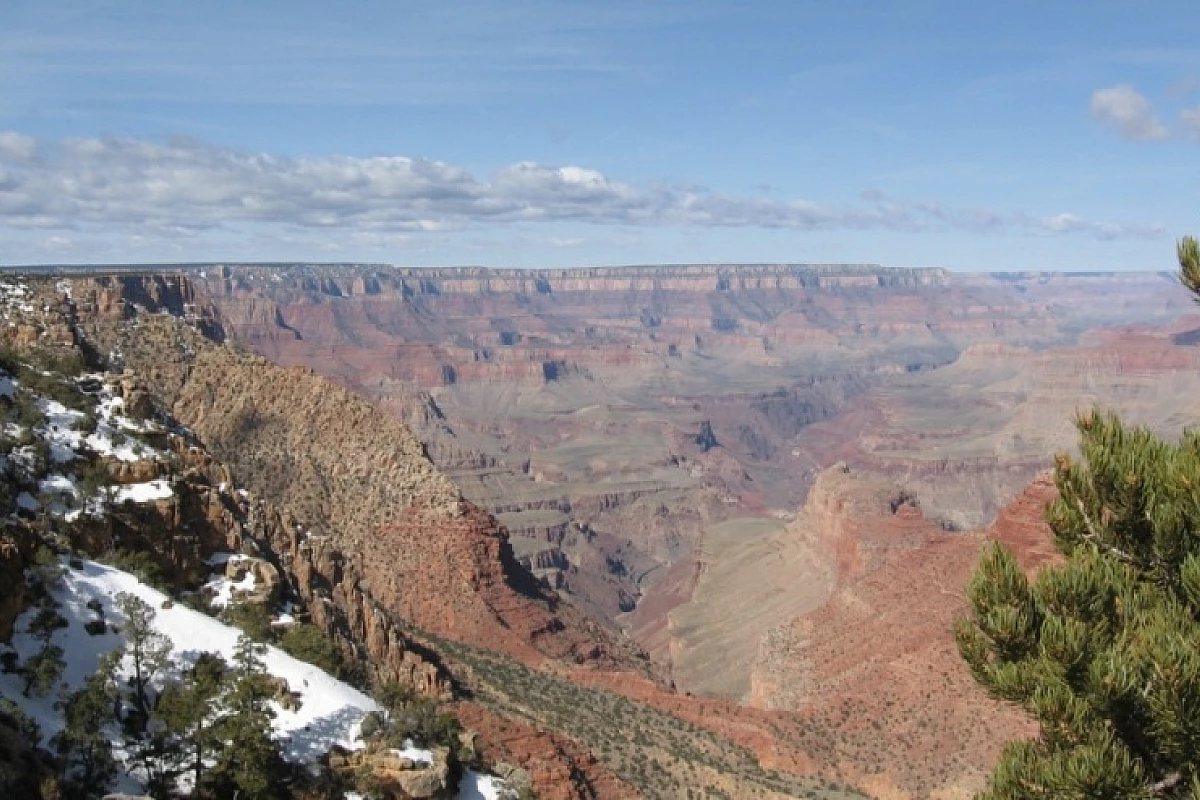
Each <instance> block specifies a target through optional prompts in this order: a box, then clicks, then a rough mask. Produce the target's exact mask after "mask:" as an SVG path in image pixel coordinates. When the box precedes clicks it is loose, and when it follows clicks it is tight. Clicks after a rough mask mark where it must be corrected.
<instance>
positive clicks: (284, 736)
mask: <svg viewBox="0 0 1200 800" xmlns="http://www.w3.org/2000/svg"><path fill="white" fill-rule="evenodd" d="M121 592H128V593H129V594H133V595H136V596H138V597H140V598H141V599H142V600H145V601H146V602H147V603H149V604H150V606H151V608H154V609H155V610H156V612H157V616H156V617H155V620H154V622H155V627H156V628H158V630H159V631H161V632H162V633H164V634H166V635H167V636H169V637H170V638H171V641H172V643H173V644H174V652H173V658H174V659H175V660H176V661H177V662H179V663H180V664H184V665H188V664H192V663H194V662H195V660H196V658H197V657H198V656H199V655H200V654H201V653H203V652H215V653H220V654H221V655H223V656H224V657H225V658H226V659H227V660H229V659H232V657H233V652H234V649H235V647H236V646H237V640H238V636H239V635H240V631H238V629H237V628H233V627H230V626H228V625H224V624H222V623H221V622H219V621H218V620H215V619H213V618H212V617H209V616H207V615H205V614H202V613H200V612H198V611H193V610H192V609H190V608H187V607H186V606H183V605H179V604H171V603H169V600H170V598H168V597H167V596H166V595H164V594H163V593H162V592H160V591H158V590H157V589H154V588H152V587H150V586H147V585H146V584H144V583H142V582H140V581H139V580H138V579H137V578H136V577H134V576H133V575H130V574H129V573H127V572H122V571H121V570H118V569H114V568H112V567H108V566H105V565H103V564H97V563H95V562H92V561H85V562H83V569H82V570H72V569H68V570H67V572H66V575H65V576H64V578H63V585H62V588H61V589H59V590H58V591H57V592H56V593H55V594H56V596H57V599H58V600H59V601H60V602H61V603H62V604H63V605H62V608H61V609H59V611H60V613H62V615H63V616H64V617H66V618H67V620H68V623H69V624H68V626H67V627H66V628H64V629H62V630H60V631H58V632H57V633H55V635H54V643H55V644H57V645H58V646H60V647H62V648H63V650H64V651H65V653H66V661H67V667H66V671H65V672H64V675H63V680H64V683H65V684H66V685H65V687H64V689H65V691H68V692H69V691H73V690H75V689H78V688H79V687H80V686H82V685H83V682H84V680H85V679H86V678H87V676H88V675H90V674H91V673H92V672H93V671H95V669H96V665H97V664H98V663H99V658H100V656H101V655H103V654H104V653H108V652H111V651H113V650H115V649H116V648H118V647H120V646H121V645H122V644H123V640H122V639H121V637H120V635H118V634H114V633H112V632H111V629H109V630H108V631H106V632H105V633H103V634H101V635H99V636H90V635H88V633H87V632H86V631H85V630H84V624H85V623H87V622H88V621H89V620H92V619H95V614H94V613H93V612H92V611H91V610H90V609H88V608H87V603H88V601H89V600H92V599H95V600H99V601H100V603H101V604H102V605H103V607H104V618H105V619H106V620H108V621H110V622H113V623H116V624H117V625H120V624H121V623H122V621H123V620H122V618H121V615H120V611H119V610H118V609H117V608H116V596H117V595H118V594H119V593H121ZM165 603H166V604H169V605H171V607H169V608H163V605H164V604H165ZM32 613H33V612H32V611H29V612H26V616H25V617H22V618H21V619H20V620H18V622H17V631H18V632H17V634H16V635H14V637H13V645H14V646H15V648H16V650H17V652H18V655H19V656H20V658H21V659H22V660H24V659H25V658H27V657H28V656H30V655H32V654H33V653H34V652H36V650H37V648H38V643H37V642H36V641H35V640H34V639H32V638H31V637H30V636H28V635H27V634H26V633H24V629H25V625H26V622H27V619H28V617H29V616H30V615H31V614H32ZM265 660H266V664H267V669H268V671H269V672H270V673H271V674H272V675H275V676H276V677H280V678H284V679H285V680H287V682H288V686H289V687H290V688H291V690H292V691H293V692H296V693H298V694H299V696H300V701H301V705H300V708H299V709H298V710H296V711H289V710H287V709H284V708H281V707H278V706H277V707H276V709H275V710H276V712H277V716H276V718H275V732H276V735H277V736H278V737H279V739H280V740H281V741H283V742H284V743H285V747H284V753H285V755H286V756H287V757H288V758H289V759H291V760H293V761H305V760H309V759H312V758H315V757H317V756H319V755H321V754H322V753H325V752H327V751H328V750H329V748H330V746H331V745H334V744H340V745H342V746H343V747H347V748H353V747H355V746H357V745H356V741H355V740H356V738H357V735H358V726H359V723H360V722H361V721H362V718H363V717H364V716H365V715H366V713H367V712H368V711H372V710H374V709H375V708H376V705H375V701H373V700H372V699H371V698H370V697H368V696H367V695H365V694H363V693H362V692H360V691H358V690H356V689H354V688H352V687H350V686H347V685H346V684H344V683H342V682H341V681H339V680H337V679H336V678H333V677H332V676H330V675H329V674H327V673H325V672H323V671H321V670H320V669H318V668H317V667H314V666H313V665H311V664H307V663H305V662H303V661H299V660H297V659H295V658H292V657H291V656H289V655H288V654H287V653H285V652H283V651H282V650H279V649H278V648H275V647H268V648H267V655H266V659H265ZM0 691H3V692H4V694H5V695H6V696H8V697H10V698H12V699H13V700H15V701H16V702H17V703H18V704H19V705H21V706H22V707H23V708H24V709H25V711H26V713H28V714H29V715H30V716H32V717H33V718H34V719H35V720H37V722H38V724H40V725H41V726H42V731H43V733H44V734H45V736H46V737H47V738H48V737H50V736H52V735H53V734H54V733H56V732H57V731H58V730H60V729H61V728H62V718H61V715H60V713H59V712H58V711H57V710H56V709H55V708H54V702H55V700H56V697H55V696H54V695H53V694H51V695H48V696H46V697H44V698H25V697H23V696H21V680H20V678H19V676H17V675H0Z"/></svg>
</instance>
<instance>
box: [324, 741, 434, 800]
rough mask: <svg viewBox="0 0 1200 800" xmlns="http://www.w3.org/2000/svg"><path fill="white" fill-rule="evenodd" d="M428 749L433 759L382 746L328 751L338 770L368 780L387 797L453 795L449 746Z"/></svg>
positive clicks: (415, 799) (430, 799)
mask: <svg viewBox="0 0 1200 800" xmlns="http://www.w3.org/2000/svg"><path fill="white" fill-rule="evenodd" d="M429 752H430V754H431V755H432V759H431V760H430V761H428V762H424V761H413V760H412V759H410V758H406V757H405V756H403V755H401V752H400V751H398V750H391V749H387V748H383V747H368V748H367V749H364V750H355V751H353V752H346V751H344V750H341V749H336V750H334V751H333V752H331V753H330V754H329V762H328V763H329V766H330V767H331V768H332V769H333V770H334V771H335V772H340V773H343V774H346V775H350V776H356V777H358V778H359V779H360V780H363V781H366V782H367V783H368V784H369V785H371V786H372V787H373V789H374V791H375V793H377V794H380V795H381V796H383V797H385V798H387V799H388V800H436V799H437V798H443V799H444V798H450V797H451V796H452V794H451V788H452V787H451V785H450V750H449V748H447V747H433V748H430V750H429Z"/></svg>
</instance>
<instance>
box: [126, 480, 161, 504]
mask: <svg viewBox="0 0 1200 800" xmlns="http://www.w3.org/2000/svg"><path fill="white" fill-rule="evenodd" d="M174 494H175V492H173V491H172V490H171V484H170V483H169V482H167V481H165V480H162V479H161V478H160V479H158V480H153V481H146V482H145V483H130V484H127V485H125V486H122V487H120V488H119V489H117V491H116V493H115V494H114V495H113V499H114V500H115V501H116V502H118V503H124V502H125V501H126V500H131V501H133V502H134V503H151V502H153V501H155V500H166V499H167V498H168V497H172V496H174Z"/></svg>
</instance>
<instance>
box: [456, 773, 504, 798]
mask: <svg viewBox="0 0 1200 800" xmlns="http://www.w3.org/2000/svg"><path fill="white" fill-rule="evenodd" d="M502 791H504V781H502V780H500V779H499V778H497V777H496V776H495V775H480V774H479V773H478V772H475V771H474V770H470V769H468V770H465V771H464V772H463V777H462V780H461V781H460V782H459V784H458V798H457V800H500V793H501V792H502Z"/></svg>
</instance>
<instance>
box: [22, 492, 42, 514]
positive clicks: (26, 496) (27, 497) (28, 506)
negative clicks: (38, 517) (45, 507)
mask: <svg viewBox="0 0 1200 800" xmlns="http://www.w3.org/2000/svg"><path fill="white" fill-rule="evenodd" d="M17 506H18V507H19V508H23V509H25V510H26V511H37V510H38V509H39V508H41V506H40V505H38V501H37V500H35V499H34V497H33V495H31V494H30V493H29V492H21V493H20V494H19V495H17Z"/></svg>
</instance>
